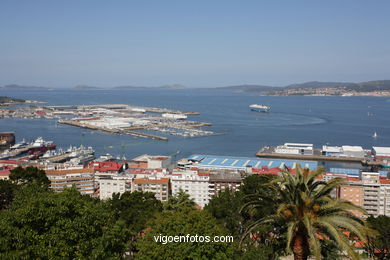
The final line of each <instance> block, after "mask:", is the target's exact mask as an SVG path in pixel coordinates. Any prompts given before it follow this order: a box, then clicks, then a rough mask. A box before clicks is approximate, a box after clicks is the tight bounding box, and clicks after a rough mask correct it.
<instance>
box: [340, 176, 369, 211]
mask: <svg viewBox="0 0 390 260" xmlns="http://www.w3.org/2000/svg"><path fill="white" fill-rule="evenodd" d="M352 179H354V178H351V180H349V184H348V185H343V186H341V187H340V191H339V192H340V199H343V200H347V201H349V202H351V203H353V204H355V205H357V206H360V207H363V206H364V189H363V185H362V182H361V181H360V179H354V180H352ZM352 212H353V213H354V214H355V215H356V216H358V217H362V216H363V214H362V212H360V211H355V210H354V211H352Z"/></svg>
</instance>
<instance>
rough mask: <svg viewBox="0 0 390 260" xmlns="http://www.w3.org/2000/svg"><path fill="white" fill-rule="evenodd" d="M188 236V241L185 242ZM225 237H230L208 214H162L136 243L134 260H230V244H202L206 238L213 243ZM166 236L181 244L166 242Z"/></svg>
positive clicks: (231, 252)
mask: <svg viewBox="0 0 390 260" xmlns="http://www.w3.org/2000/svg"><path fill="white" fill-rule="evenodd" d="M187 235H188V241H187V242H184V241H186V240H185V239H186V237H187ZM226 235H229V233H228V232H227V230H226V229H224V228H223V227H221V226H220V225H218V224H217V221H216V220H215V218H214V217H212V216H211V215H210V214H209V213H208V212H207V211H204V210H196V209H190V208H185V209H178V210H165V211H163V212H162V213H161V214H160V215H159V216H158V217H157V218H156V219H155V220H153V221H152V222H151V223H150V225H149V228H148V229H147V230H145V235H144V237H143V238H142V239H139V240H138V241H137V249H138V253H137V255H136V259H231V258H232V257H233V255H234V244H233V243H212V242H210V243H207V242H206V240H204V241H203V238H205V236H208V237H209V238H210V239H213V238H214V236H226ZM167 236H171V237H172V239H174V237H175V236H177V239H182V241H181V242H180V240H177V242H176V243H174V242H172V241H171V242H168V241H167V240H168V237H167ZM179 236H181V238H180V237H179ZM201 236H202V238H201ZM159 239H160V240H159ZM205 239H206V238H205ZM195 241H197V242H195Z"/></svg>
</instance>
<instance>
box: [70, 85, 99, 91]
mask: <svg viewBox="0 0 390 260" xmlns="http://www.w3.org/2000/svg"><path fill="white" fill-rule="evenodd" d="M73 89H75V90H100V89H102V88H99V87H92V86H87V85H77V86H75V87H74V88H73Z"/></svg>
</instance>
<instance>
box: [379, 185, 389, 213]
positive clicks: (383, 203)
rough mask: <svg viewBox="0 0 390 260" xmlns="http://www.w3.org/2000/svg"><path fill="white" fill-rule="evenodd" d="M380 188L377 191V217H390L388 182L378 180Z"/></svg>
mask: <svg viewBox="0 0 390 260" xmlns="http://www.w3.org/2000/svg"><path fill="white" fill-rule="evenodd" d="M379 182H380V184H381V186H380V191H379V212H378V214H379V215H385V216H389V217H390V180H389V179H380V180H379Z"/></svg>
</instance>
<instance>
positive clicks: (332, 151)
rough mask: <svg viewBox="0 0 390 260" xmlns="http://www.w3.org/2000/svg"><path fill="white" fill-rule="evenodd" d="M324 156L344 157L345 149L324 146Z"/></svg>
mask: <svg viewBox="0 0 390 260" xmlns="http://www.w3.org/2000/svg"><path fill="white" fill-rule="evenodd" d="M322 154H323V155H325V156H343V155H344V153H343V148H342V147H340V146H327V145H323V146H322Z"/></svg>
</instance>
